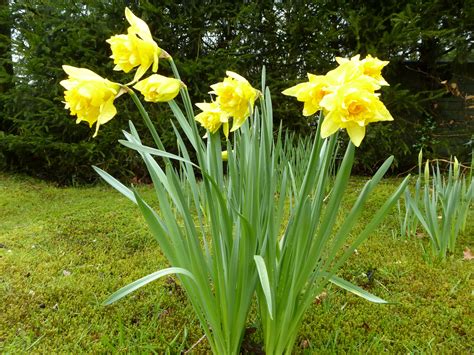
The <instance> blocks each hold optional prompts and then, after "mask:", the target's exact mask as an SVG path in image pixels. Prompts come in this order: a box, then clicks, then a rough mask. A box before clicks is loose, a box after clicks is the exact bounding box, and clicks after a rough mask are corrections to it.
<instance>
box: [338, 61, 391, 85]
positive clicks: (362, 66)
mask: <svg viewBox="0 0 474 355" xmlns="http://www.w3.org/2000/svg"><path fill="white" fill-rule="evenodd" d="M336 61H337V63H338V64H339V68H352V70H353V71H360V74H362V75H366V76H367V77H369V78H371V79H373V81H374V83H375V84H376V85H378V86H383V85H386V86H388V85H389V84H388V83H387V81H386V80H385V79H384V78H383V76H382V69H383V67H385V66H386V65H387V64H388V63H389V62H388V61H384V60H380V59H378V58H376V57H372V56H371V55H370V54H369V55H367V57H365V59H363V60H360V55H359V54H358V55H356V56H354V57H352V58H351V59H347V58H340V57H336ZM336 70H337V69H336ZM346 70H347V69H346ZM354 75H355V76H357V73H356V72H354ZM347 81H349V80H346V82H347ZM375 89H376V90H377V89H378V88H375Z"/></svg>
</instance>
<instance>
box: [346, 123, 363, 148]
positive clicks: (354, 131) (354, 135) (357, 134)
mask: <svg viewBox="0 0 474 355" xmlns="http://www.w3.org/2000/svg"><path fill="white" fill-rule="evenodd" d="M346 130H347V134H349V138H350V139H351V142H352V144H354V145H355V146H356V147H358V146H360V143H361V142H362V140H363V139H364V137H365V126H359V125H358V124H355V123H351V124H349V125H348V126H347V128H346Z"/></svg>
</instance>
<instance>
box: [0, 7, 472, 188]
mask: <svg viewBox="0 0 474 355" xmlns="http://www.w3.org/2000/svg"><path fill="white" fill-rule="evenodd" d="M125 6H129V7H130V8H131V9H132V11H134V12H135V13H136V14H137V15H138V16H140V17H142V18H143V19H144V20H145V21H146V22H147V23H148V24H149V25H150V29H151V32H152V33H153V34H154V35H155V36H156V40H157V42H158V43H159V45H160V46H162V47H163V48H164V49H166V50H167V51H168V52H169V53H170V54H172V55H173V57H174V58H175V61H176V63H177V65H178V66H179V67H180V68H182V69H181V74H182V77H183V80H184V81H185V83H186V84H187V86H188V87H189V89H190V93H191V98H192V100H193V102H200V101H203V100H209V95H208V93H207V92H208V86H209V84H212V83H215V82H217V81H219V80H221V78H222V77H224V76H225V71H226V70H233V71H236V72H239V73H241V74H242V75H244V76H245V77H247V78H248V79H249V80H250V81H251V82H252V83H253V84H254V85H255V86H257V83H258V82H259V80H260V79H259V78H260V71H261V67H262V65H265V66H266V68H267V83H268V85H269V86H270V87H271V88H272V92H273V93H274V94H273V99H274V100H273V101H274V102H275V115H274V116H275V119H276V120H277V122H276V124H277V125H278V124H279V122H280V120H281V121H282V122H283V126H284V127H285V128H288V129H289V130H291V131H294V132H297V133H299V134H302V135H306V134H308V133H309V132H311V131H312V129H310V128H309V127H308V125H309V124H311V120H313V119H312V118H310V119H309V120H305V119H302V118H301V109H302V107H301V105H299V104H297V103H295V102H294V101H293V100H291V99H290V98H287V97H284V96H283V95H280V94H279V92H281V91H282V90H284V89H286V88H288V87H290V86H292V85H294V84H295V83H297V82H301V81H303V80H305V75H306V72H308V71H309V72H311V73H315V74H318V73H322V72H326V71H327V70H329V69H331V68H334V67H335V61H334V59H335V57H336V56H344V57H348V56H351V55H354V54H356V53H360V54H361V55H362V56H365V55H366V54H368V53H370V54H372V55H374V56H378V57H380V58H382V59H386V60H390V65H389V66H387V68H386V69H385V71H384V76H385V77H386V79H387V81H389V82H390V83H391V86H390V87H387V88H385V89H384V90H383V101H384V102H385V103H386V105H387V107H388V109H389V110H390V111H391V112H392V114H393V116H394V117H395V122H393V123H392V124H379V125H374V127H370V129H369V130H368V134H367V137H366V140H365V141H364V144H363V145H362V147H361V153H360V154H358V160H357V161H356V165H355V171H356V172H358V173H371V172H373V168H374V167H375V166H377V165H378V163H379V162H380V161H382V160H383V158H384V157H386V156H387V155H389V154H393V155H394V156H395V164H394V166H395V167H396V169H397V171H405V170H407V169H409V168H410V167H412V166H413V165H414V163H413V162H415V161H416V154H417V152H418V151H419V149H420V148H424V151H425V152H426V153H427V154H428V157H430V156H429V153H430V152H432V154H433V155H438V156H437V157H439V155H440V154H445V153H443V152H440V151H439V150H437V149H436V148H435V147H436V146H437V145H438V143H440V141H441V140H444V141H443V142H441V143H443V144H444V146H446V147H448V148H449V149H448V148H447V149H445V150H446V152H449V154H452V155H457V156H458V157H459V158H460V159H461V160H464V161H466V160H469V157H468V154H469V153H470V148H469V147H464V146H463V144H462V143H461V144H460V143H459V142H463V140H464V141H465V142H467V141H468V140H469V138H470V137H467V136H466V134H465V133H462V134H461V136H462V137H460V138H459V140H458V141H456V142H455V143H453V141H451V139H450V138H449V137H448V138H443V137H441V138H440V136H439V134H438V131H437V130H438V129H439V128H440V127H441V128H442V127H446V122H448V121H451V118H447V117H446V116H445V115H444V113H443V112H440V111H439V107H441V106H442V105H438V103H439V102H440V100H442V99H443V97H453V95H452V93H454V94H455V95H456V96H455V98H458V99H459V100H461V101H462V99H463V97H464V98H465V97H467V96H468V95H467V94H466V93H467V92H469V90H471V89H470V88H472V86H469V85H470V84H469V82H468V83H467V84H466V85H464V84H463V85H464V86H463V85H459V88H460V94H459V95H458V92H455V91H453V90H452V89H451V87H449V88H450V90H451V93H449V92H448V91H447V90H446V88H447V86H446V83H445V84H442V83H441V82H442V81H443V80H447V83H448V84H449V85H451V84H452V83H453V82H452V80H451V79H453V78H456V77H461V78H465V77H468V76H469V75H471V74H470V73H471V72H472V69H473V67H472V62H473V58H472V45H473V42H472V41H469V40H467V39H469V38H472V29H471V28H470V27H469V24H470V19H471V20H472V18H473V10H472V9H471V8H470V7H468V6H467V5H465V4H464V2H463V1H460V0H459V1H455V2H454V3H450V4H446V3H444V2H442V1H440V0H430V1H424V2H420V1H408V0H406V1H402V2H399V1H397V2H395V1H385V2H365V1H356V2H353V1H351V2H349V1H345V2H337V3H336V2H323V1H318V2H310V3H291V2H275V1H269V0H265V1H258V2H246V1H219V2H217V1H210V0H206V1H202V2H184V1H183V2H176V1H172V0H164V1H161V2H160V4H159V5H155V2H154V1H148V0H143V1H140V2H138V1H127V0H89V1H85V2H77V1H74V2H72V1H67V0H21V1H19V0H13V1H7V0H0V135H1V136H0V137H1V139H0V159H3V161H2V162H0V168H1V169H8V170H14V171H23V172H27V173H29V174H31V175H36V176H40V177H42V178H45V179H50V180H55V181H58V182H60V183H72V182H77V183H79V182H91V181H94V180H95V179H96V176H95V173H94V172H93V171H92V169H90V168H89V167H90V165H92V164H97V163H98V162H100V163H102V167H103V168H104V169H105V170H109V171H110V172H111V173H113V174H114V175H115V176H117V177H122V178H130V177H131V176H136V177H141V176H140V174H141V173H142V172H141V168H140V167H139V165H138V163H137V160H136V157H134V156H128V155H126V154H125V153H124V152H125V151H124V150H122V149H120V147H119V145H118V143H117V140H118V139H119V138H121V132H120V131H121V129H123V128H124V127H126V126H127V120H128V119H129V118H133V119H134V122H135V123H136V124H137V126H138V127H137V128H138V129H139V131H141V132H145V130H143V129H142V124H141V122H140V120H139V119H138V118H137V117H136V116H135V115H136V113H135V110H132V109H131V102H129V100H126V99H123V98H120V99H118V100H117V102H118V106H119V107H118V110H119V114H118V115H117V117H116V119H114V120H113V121H112V122H111V123H109V124H108V125H107V126H106V127H103V129H101V132H100V133H99V136H98V137H97V138H96V139H92V138H91V135H92V133H91V131H90V130H89V128H88V127H87V126H85V125H84V124H80V125H79V126H77V125H76V124H75V122H74V118H73V117H71V116H69V114H68V112H67V111H66V110H64V106H63V103H62V100H63V97H62V96H63V90H62V88H61V87H60V86H59V82H60V81H61V80H62V79H64V78H65V74H64V72H63V71H62V69H61V65H62V64H69V65H73V66H80V67H87V68H89V69H91V70H94V71H96V72H97V73H98V74H100V75H102V76H106V77H107V78H109V79H111V80H114V81H118V82H128V81H129V80H130V76H128V75H124V74H123V73H120V72H114V71H113V63H112V61H111V60H110V58H109V56H110V48H109V46H108V44H107V43H106V42H105V40H106V39H107V38H109V37H110V36H111V35H113V34H117V33H124V32H125V31H126V28H127V25H126V22H125V21H124V14H123V11H124V7H125ZM470 53H471V54H470ZM12 55H14V57H13V59H14V61H13V62H12ZM470 63H471V64H470ZM159 70H160V73H162V74H164V75H168V74H170V70H169V68H168V66H167V64H166V63H163V64H161V65H160V69H159ZM471 76H472V75H471ZM453 80H454V79H453ZM456 80H457V79H456ZM463 80H464V79H463ZM459 82H461V81H459ZM148 106H149V107H148V110H149V112H150V114H151V117H152V118H153V119H154V120H156V121H157V122H160V123H159V127H158V128H159V129H162V130H163V134H162V137H163V139H164V141H165V145H167V149H171V150H173V149H176V148H175V145H176V142H175V141H174V138H173V135H172V128H171V124H170V123H169V120H170V118H171V114H170V111H169V110H168V108H167V107H166V105H148ZM437 107H438V108H437ZM464 107H467V105H465V106H464ZM465 112H467V111H465ZM459 113H460V114H462V110H461V111H459ZM466 115H467V114H466ZM465 120H466V122H468V119H467V117H466V119H465ZM465 127H466V128H463V130H462V132H468V131H469V130H471V131H472V128H473V127H472V123H470V124H468V123H466V125H465ZM166 132H169V133H170V134H169V135H167V134H166ZM453 144H455V145H454V146H453ZM464 148H466V149H464ZM124 154H125V155H124ZM449 154H447V155H449Z"/></svg>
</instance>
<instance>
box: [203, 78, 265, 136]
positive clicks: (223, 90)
mask: <svg viewBox="0 0 474 355" xmlns="http://www.w3.org/2000/svg"><path fill="white" fill-rule="evenodd" d="M226 74H227V77H226V78H225V79H224V81H222V82H220V83H217V84H214V85H211V88H212V91H210V92H209V93H210V94H214V95H216V99H215V101H213V102H212V103H205V102H204V103H199V104H196V106H197V107H199V108H200V109H201V110H202V111H203V112H201V113H200V114H198V115H197V116H196V117H195V119H196V121H198V122H199V123H200V124H201V125H202V126H203V127H204V128H206V129H207V130H208V131H209V132H211V133H216V132H217V131H218V130H219V128H220V127H221V126H222V127H223V131H224V135H225V136H226V137H228V136H229V120H230V118H232V129H231V130H230V131H231V132H233V131H235V130H237V129H238V128H239V127H240V126H242V125H243V124H244V122H245V120H246V119H247V118H248V117H249V116H250V115H251V114H252V112H253V108H254V105H255V100H256V99H257V96H258V95H259V91H258V90H256V89H254V88H253V87H252V85H250V83H249V82H248V81H247V79H245V78H244V77H242V76H240V75H239V74H237V73H234V72H231V71H227V72H226Z"/></svg>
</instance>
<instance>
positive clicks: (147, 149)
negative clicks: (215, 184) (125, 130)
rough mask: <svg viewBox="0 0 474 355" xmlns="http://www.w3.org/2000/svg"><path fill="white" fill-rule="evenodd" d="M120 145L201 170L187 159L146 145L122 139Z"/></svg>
mask: <svg viewBox="0 0 474 355" xmlns="http://www.w3.org/2000/svg"><path fill="white" fill-rule="evenodd" d="M119 143H120V144H122V145H124V146H126V147H128V148H131V149H134V150H136V151H137V152H141V153H148V154H151V155H156V156H159V157H163V158H169V159H174V160H178V161H182V162H184V163H188V164H191V165H192V166H194V167H195V168H198V169H199V166H197V165H196V164H194V163H193V162H190V161H189V160H186V159H184V158H182V157H180V156H178V155H175V154H171V153H168V152H165V151H163V150H159V149H155V148H151V147H147V146H145V145H140V144H136V143H132V142H129V141H124V140H123V139H120V140H119Z"/></svg>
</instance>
